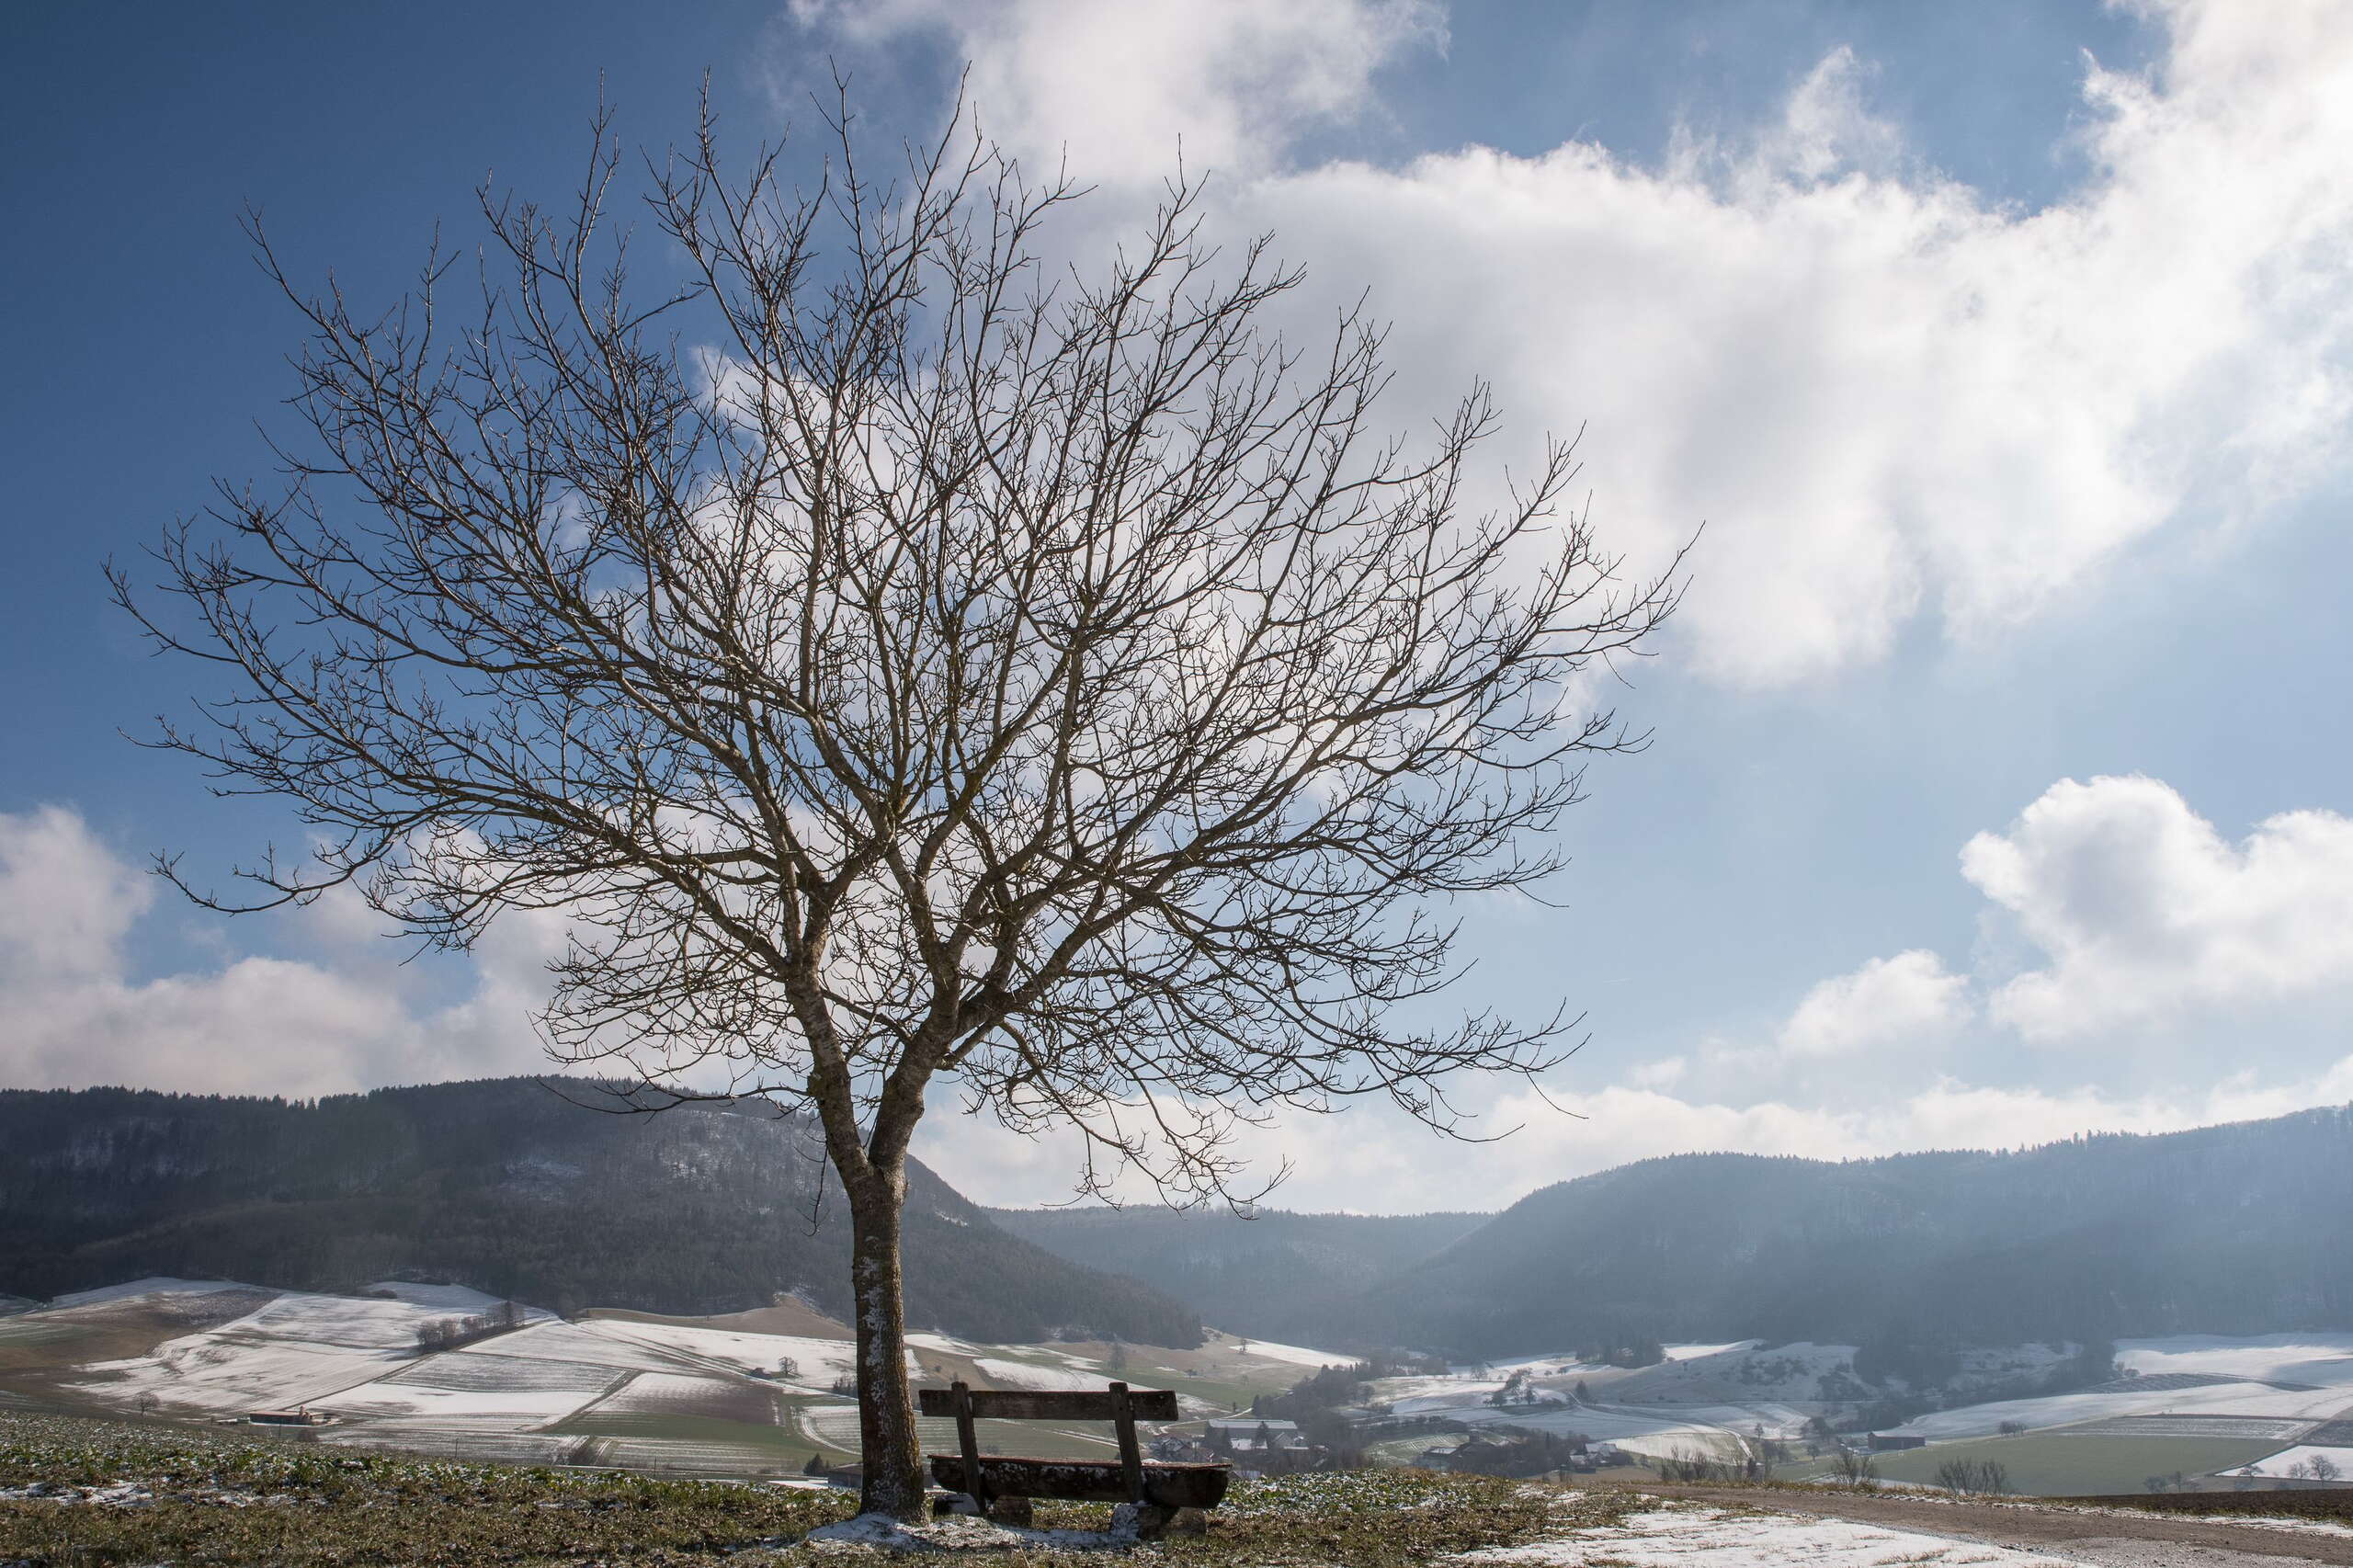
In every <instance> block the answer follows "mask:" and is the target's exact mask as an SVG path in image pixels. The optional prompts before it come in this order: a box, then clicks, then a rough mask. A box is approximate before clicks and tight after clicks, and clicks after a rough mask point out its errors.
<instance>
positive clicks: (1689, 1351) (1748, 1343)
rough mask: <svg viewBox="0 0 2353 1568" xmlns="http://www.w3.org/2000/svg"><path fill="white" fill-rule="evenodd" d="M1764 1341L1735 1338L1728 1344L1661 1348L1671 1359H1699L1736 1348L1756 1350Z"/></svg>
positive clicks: (1718, 1354) (1720, 1354)
mask: <svg viewBox="0 0 2353 1568" xmlns="http://www.w3.org/2000/svg"><path fill="white" fill-rule="evenodd" d="M1764 1343H1765V1342H1764V1341H1763V1340H1761V1339H1735V1340H1733V1341H1732V1342H1731V1343H1730V1344H1727V1345H1668V1346H1661V1348H1662V1349H1663V1350H1664V1351H1665V1355H1666V1358H1667V1359H1668V1360H1670V1361H1697V1360H1699V1359H1700V1358H1702V1357H1706V1356H1722V1355H1725V1354H1727V1353H1729V1352H1731V1351H1734V1350H1754V1349H1756V1346H1760V1345H1762V1344H1764Z"/></svg>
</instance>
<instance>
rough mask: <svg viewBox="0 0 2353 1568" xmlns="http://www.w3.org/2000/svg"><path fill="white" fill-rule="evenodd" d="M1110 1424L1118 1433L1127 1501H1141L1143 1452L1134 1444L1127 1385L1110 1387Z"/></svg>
mask: <svg viewBox="0 0 2353 1568" xmlns="http://www.w3.org/2000/svg"><path fill="white" fill-rule="evenodd" d="M1111 1424H1112V1425H1113V1426H1116V1427H1118V1428H1119V1432H1120V1478H1121V1479H1122V1480H1123V1481H1125V1482H1126V1483H1127V1487H1128V1501H1129V1502H1131V1503H1136V1504H1141V1503H1142V1501H1143V1450H1142V1449H1140V1448H1139V1447H1138V1446H1137V1444H1136V1416H1135V1412H1134V1411H1132V1410H1131V1409H1129V1408H1128V1385H1127V1384H1125V1383H1113V1384H1112V1385H1111Z"/></svg>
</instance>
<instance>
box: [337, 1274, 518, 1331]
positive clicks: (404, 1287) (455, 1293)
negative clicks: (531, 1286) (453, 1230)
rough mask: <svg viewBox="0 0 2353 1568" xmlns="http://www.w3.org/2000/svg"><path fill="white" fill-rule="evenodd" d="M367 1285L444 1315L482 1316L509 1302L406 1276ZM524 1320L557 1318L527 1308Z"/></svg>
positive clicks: (462, 1287)
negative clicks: (418, 1281) (430, 1283)
mask: <svg viewBox="0 0 2353 1568" xmlns="http://www.w3.org/2000/svg"><path fill="white" fill-rule="evenodd" d="M368 1288H369V1290H382V1291H385V1292H387V1293H389V1294H390V1295H392V1297H394V1298H395V1299H397V1300H399V1301H406V1302H407V1303H408V1304H409V1305H411V1306H413V1307H424V1308H426V1309H427V1310H428V1311H431V1312H439V1313H441V1314H443V1315H445V1316H454V1317H479V1316H481V1315H482V1314H483V1313H485V1312H493V1311H494V1310H496V1309H497V1308H499V1307H502V1306H505V1305H506V1298H505V1297H503V1296H489V1295H484V1294H483V1292H482V1291H480V1290H473V1289H472V1288H471V1287H468V1286H464V1285H418V1284H415V1283H413V1282H411V1281H409V1280H406V1279H380V1280H378V1281H377V1282H376V1283H375V1284H373V1285H370V1286H369V1287H368ZM517 1304H518V1305H519V1304H520V1303H517ZM523 1320H524V1321H525V1322H526V1323H553V1322H554V1321H555V1320H556V1319H555V1314H554V1313H553V1312H549V1311H548V1310H547V1309H546V1308H545V1307H524V1308H523Z"/></svg>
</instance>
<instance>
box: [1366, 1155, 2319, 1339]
mask: <svg viewBox="0 0 2353 1568" xmlns="http://www.w3.org/2000/svg"><path fill="white" fill-rule="evenodd" d="M1323 1325H1324V1326H1323V1330H1322V1335H1323V1337H1322V1339H1321V1340H1320V1341H1319V1342H1320V1343H1327V1344H1334V1343H1337V1344H1356V1345H1369V1346H1381V1345H1414V1346H1434V1347H1443V1348H1446V1349H1448V1350H1450V1351H1452V1352H1454V1353H1456V1354H1458V1355H1462V1356H1472V1357H1486V1356H1497V1355H1510V1354H1514V1353H1533V1352H1536V1351H1542V1350H1554V1349H1567V1348H1572V1347H1575V1346H1586V1345H1597V1344H1610V1343H1617V1342H1620V1341H1625V1340H1631V1339H1638V1338H1647V1339H1650V1340H1664V1341H1677V1340H1681V1341H1716V1340H1732V1339H1739V1338H1745V1337H1761V1338H1763V1339H1766V1340H1768V1341H1779V1340H1801V1339H1810V1340H1814V1341H1824V1342H1837V1343H1842V1344H1850V1345H1858V1346H1861V1347H1862V1354H1861V1355H1860V1356H1859V1358H1858V1359H1857V1363H1856V1370H1857V1372H1858V1373H1859V1374H1860V1375H1862V1376H1863V1377H1865V1378H1867V1379H1873V1380H1876V1379H1878V1378H1879V1377H1881V1376H1882V1375H1885V1374H1893V1375H1895V1376H1897V1377H1900V1378H1904V1379H1905V1380H1906V1381H1941V1377H1942V1375H1943V1374H1942V1369H1941V1368H1940V1366H1939V1362H1940V1361H1941V1360H1942V1359H1943V1358H1945V1357H1946V1356H1947V1355H1948V1353H1949V1351H1951V1350H1952V1349H1955V1348H1958V1347H1962V1346H2003V1345H2020V1344H2027V1343H2031V1342H2038V1341H2041V1342H2057V1341H2061V1340H2072V1341H2075V1342H2076V1343H2078V1344H2086V1345H2097V1344H2099V1343H2102V1342H2105V1341H2108V1340H2112V1339H2117V1338H2122V1337H2125V1336H2128V1335H2167V1334H2182V1333H2202V1334H2225V1335H2261V1334H2273V1333H2279V1332H2283V1331H2288V1330H2297V1329H2313V1328H2319V1329H2341V1328H2345V1327H2347V1326H2348V1325H2353V1108H2332V1109H2323V1110H2313V1111H2306V1112H2302V1113H2299V1114H2297V1115H2293V1116H2288V1117H2281V1118H2279V1119H2273V1120H2268V1121H2257V1122H2245V1123H2240V1124H2236V1125H2233V1126H2224V1127H2208V1128H2200V1129H2196V1130H2194V1131H2186V1132H2175V1133H2166V1134H2163V1135H2157V1136H2148V1137H2135V1136H2128V1135H2121V1134H2116V1135H2101V1136H2097V1137H2086V1138H2079V1139H2075V1140H2073V1141H2070V1142H2062V1143H2053V1144H2049V1145H2045V1146H2043V1147H2040V1148H2034V1149H2027V1150H2022V1151H2019V1152H2017V1153H1921V1154H1903V1155H1895V1156H1892V1157H1889V1158H1885V1159H1876V1160H1857V1161H1847V1162H1845V1163H1839V1164H1832V1163H1826V1162H1823V1161H1818V1160H1803V1159H1794V1158H1781V1159H1768V1158H1760V1157H1757V1156H1754V1155H1743V1154H1687V1155H1678V1156H1676V1157H1673V1158H1668V1159H1659V1160H1646V1161H1643V1162H1642V1163H1640V1164H1637V1165H1625V1166H1621V1167H1620V1168H1618V1169H1616V1170H1610V1171H1605V1172H1603V1173H1601V1174H1599V1175H1597V1176H1586V1177H1584V1178H1581V1179H1579V1180H1576V1181H1569V1182H1563V1183H1560V1184H1559V1185H1557V1186H1553V1187H1545V1188H1543V1189H1541V1190H1540V1191H1537V1192H1534V1193H1531V1194H1529V1196H1528V1197H1526V1198H1524V1199H1521V1200H1520V1201H1519V1202H1518V1203H1516V1204H1514V1205H1513V1206H1512V1207H1511V1208H1509V1209H1507V1210H1505V1211H1504V1212H1502V1213H1501V1214H1498V1215H1496V1216H1495V1218H1494V1219H1493V1220H1492V1221H1489V1222H1488V1223H1486V1224H1485V1225H1483V1226H1481V1227H1480V1228H1479V1229H1477V1230H1476V1231H1473V1232H1472V1233H1470V1234H1469V1235H1467V1236H1465V1237H1463V1238H1462V1239H1461V1241H1459V1242H1457V1243H1455V1244H1453V1245H1452V1246H1450V1247H1448V1248H1447V1249H1445V1250H1444V1251H1442V1252H1439V1253H1438V1254H1437V1255H1435V1256H1431V1257H1429V1258H1427V1259H1426V1260H1423V1261H1422V1262H1419V1263H1417V1264H1415V1265H1412V1266H1409V1267H1404V1268H1402V1269H1400V1270H1398V1271H1397V1272H1396V1273H1394V1274H1392V1275H1391V1276H1390V1277H1389V1278H1386V1279H1384V1280H1382V1281H1381V1282H1380V1283H1378V1284H1376V1285H1374V1286H1372V1287H1371V1288H1370V1289H1369V1290H1363V1291H1360V1292H1356V1293H1353V1294H1351V1295H1348V1296H1347V1297H1344V1298H1339V1299H1335V1300H1332V1301H1327V1302H1326V1303H1325V1306H1324V1313H1323Z"/></svg>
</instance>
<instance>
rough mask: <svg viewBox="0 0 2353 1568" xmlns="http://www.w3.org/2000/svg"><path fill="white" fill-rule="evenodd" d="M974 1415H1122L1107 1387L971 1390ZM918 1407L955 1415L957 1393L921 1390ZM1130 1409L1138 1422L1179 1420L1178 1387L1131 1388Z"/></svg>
mask: <svg viewBox="0 0 2353 1568" xmlns="http://www.w3.org/2000/svg"><path fill="white" fill-rule="evenodd" d="M970 1392H971V1393H972V1415H973V1416H974V1418H975V1419H978V1420H982V1421H1113V1420H1117V1419H1118V1418H1119V1413H1118V1411H1117V1410H1116V1409H1115V1408H1114V1407H1113V1405H1112V1403H1111V1393H1110V1391H1109V1390H1108V1389H1105V1390H1101V1391H1099V1392H1098V1391H1097V1390H1094V1389H1080V1390H1069V1391H1065V1390H1060V1389H1056V1390H1045V1389H973V1390H972V1391H970ZM915 1407H916V1409H917V1410H919V1411H920V1412H921V1413H922V1414H924V1415H955V1414H956V1391H955V1390H953V1389H918V1390H916V1391H915ZM1128 1412H1129V1414H1130V1415H1133V1416H1134V1417H1135V1418H1136V1419H1137V1420H1139V1421H1174V1420H1176V1390H1175V1389H1130V1390H1129V1391H1128Z"/></svg>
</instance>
